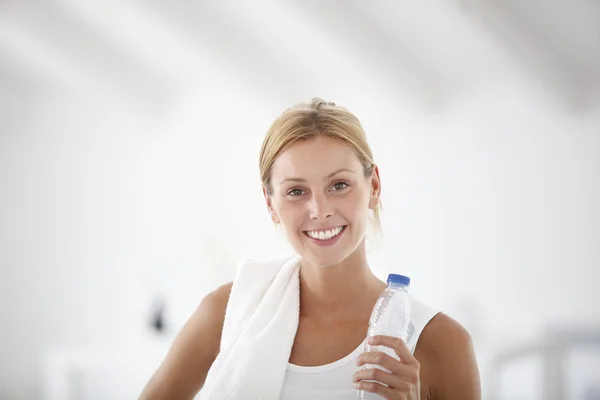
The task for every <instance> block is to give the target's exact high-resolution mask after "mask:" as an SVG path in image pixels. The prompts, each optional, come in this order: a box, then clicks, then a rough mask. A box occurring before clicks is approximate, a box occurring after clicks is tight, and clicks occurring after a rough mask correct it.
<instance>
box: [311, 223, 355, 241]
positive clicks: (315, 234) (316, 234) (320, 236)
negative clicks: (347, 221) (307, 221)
mask: <svg viewBox="0 0 600 400" xmlns="http://www.w3.org/2000/svg"><path fill="white" fill-rule="evenodd" d="M347 226H348V225H340V226H338V227H335V228H331V229H327V230H319V231H304V234H305V235H306V236H308V237H309V238H311V239H315V240H323V241H325V240H330V239H333V238H334V237H336V236H338V235H339V234H340V233H342V232H343V231H344V230H345V229H346V227H347Z"/></svg>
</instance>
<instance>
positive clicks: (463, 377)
mask: <svg viewBox="0 0 600 400" xmlns="http://www.w3.org/2000/svg"><path fill="white" fill-rule="evenodd" d="M419 347H420V348H419ZM417 350H419V353H420V357H421V358H422V362H421V366H422V367H425V368H423V369H426V370H427V371H421V372H422V373H425V374H426V375H427V378H426V379H427V386H428V391H429V394H430V395H431V397H430V398H432V399H433V400H480V399H481V382H480V379H479V369H478V367H477V360H476V359H475V352H474V350H473V343H472V341H471V336H470V335H469V333H468V332H467V331H466V330H465V328H463V327H462V326H461V325H460V324H459V323H458V322H456V321H455V320H453V319H452V318H450V317H449V316H447V315H445V314H442V313H440V314H438V315H436V316H435V317H434V318H433V319H432V320H431V321H430V322H429V323H428V324H427V325H426V326H425V329H423V333H421V337H420V338H419V343H418V345H417ZM415 353H416V351H415Z"/></svg>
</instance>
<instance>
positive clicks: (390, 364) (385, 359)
mask: <svg viewBox="0 0 600 400" xmlns="http://www.w3.org/2000/svg"><path fill="white" fill-rule="evenodd" d="M365 364H376V365H381V366H382V367H384V368H387V369H388V370H390V371H392V372H399V371H400V369H401V368H402V367H406V365H404V364H403V363H401V362H400V361H398V360H397V359H395V358H394V357H392V356H390V355H388V354H385V353H382V352H380V351H367V352H365V353H362V354H361V355H359V356H358V358H357V359H356V365H358V366H361V365H365Z"/></svg>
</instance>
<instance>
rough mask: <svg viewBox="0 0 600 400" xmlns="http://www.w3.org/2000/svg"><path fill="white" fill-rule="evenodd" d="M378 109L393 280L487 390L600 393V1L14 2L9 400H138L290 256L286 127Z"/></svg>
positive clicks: (2, 78) (4, 223)
mask: <svg viewBox="0 0 600 400" xmlns="http://www.w3.org/2000/svg"><path fill="white" fill-rule="evenodd" d="M313 96H319V97H322V98H325V99H326V100H328V101H334V102H336V103H337V104H339V105H342V106H345V107H347V108H348V109H349V110H351V111H352V112H354V113H355V114H356V115H357V116H358V117H359V118H360V119H361V121H362V123H363V125H364V127H365V129H366V131H367V135H368V137H369V139H370V142H371V145H372V148H373V151H374V154H375V158H376V162H377V163H378V164H379V166H380V169H381V177H382V182H383V204H384V213H383V228H384V236H383V238H382V239H381V241H380V243H379V245H378V246H377V247H375V246H373V247H372V249H371V253H370V257H371V258H372V266H373V269H374V270H375V271H376V272H377V274H379V275H381V276H382V277H385V276H386V274H387V273H388V272H400V273H405V274H407V275H410V276H411V277H412V279H413V286H412V289H411V290H412V293H413V295H414V296H416V297H418V298H420V299H421V300H422V301H424V302H426V303H428V304H430V305H431V306H434V307H437V308H439V309H441V310H443V311H444V312H446V313H448V314H449V315H451V316H452V317H454V318H455V319H457V320H459V321H460V322H461V323H462V324H463V325H464V326H465V327H466V328H467V329H468V330H469V331H470V333H471V335H472V337H473V340H474V343H475V347H476V351H477V357H478V361H479V366H480V370H481V375H482V383H483V390H484V398H485V399H498V400H500V399H544V400H548V399H561V400H562V399H586V400H589V399H598V398H600V346H599V344H600V343H599V342H600V312H599V305H600V290H598V282H599V279H600V273H599V264H600V211H599V205H600V3H599V2H598V1H592V0H570V1H542V0H525V1H522V0H462V1H460V0H455V1H445V2H444V1H438V0H422V1H419V2H404V1H398V2H391V1H389V2H372V3H368V4H367V2H359V1H343V2H342V1H328V2H322V1H316V0H306V1H291V2H285V3H282V2H264V3H260V4H259V3H256V2H246V3H242V2H223V1H219V2H217V1H200V0H195V1H192V0H182V1H179V2H171V1H166V0H143V1H131V0H119V1H117V0H104V1H91V0H46V1H29V0H4V1H0V304H1V314H0V315H1V325H0V326H1V328H0V399H3V400H13V399H44V400H50V399H52V400H58V399H60V400H65V399H67V400H72V399H127V398H135V397H136V396H137V395H138V394H139V393H140V391H141V389H142V387H143V386H144V384H145V383H146V381H147V380H148V379H149V377H150V375H151V374H152V373H153V371H154V370H155V369H156V368H157V367H158V365H159V363H160V361H161V360H162V358H163V357H164V355H165V352H166V351H167V349H168V347H169V345H170V343H171V341H172V340H173V337H174V335H175V334H176V333H177V331H178V330H179V329H180V328H181V326H182V325H183V324H184V322H185V321H186V320H187V318H188V317H189V315H190V314H191V313H192V312H193V311H194V310H195V309H196V307H197V305H198V304H199V302H200V300H201V299H202V297H203V296H204V295H205V294H206V293H208V292H209V291H211V290H213V289H214V288H215V287H216V286H217V285H220V284H222V283H225V282H227V281H229V280H231V279H232V278H233V276H234V273H235V264H236V262H237V261H238V260H239V259H240V258H243V257H258V258H263V257H272V256H276V255H279V254H280V253H281V254H283V253H286V252H289V249H288V247H287V246H286V244H285V242H284V240H283V238H282V235H281V234H280V233H278V232H277V231H275V230H274V229H273V226H272V224H271V222H270V219H269V216H268V213H267V211H266V207H265V206H264V204H263V198H262V194H261V190H260V180H259V175H258V154H259V149H260V145H261V142H262V139H263V137H264V135H265V133H266V131H267V129H268V127H269V125H270V123H271V122H272V121H273V120H274V119H275V118H276V117H277V116H278V115H279V114H280V113H281V112H282V111H283V110H284V109H286V108H287V107H289V106H291V105H293V104H295V103H298V102H301V101H307V100H310V99H311V98H312V97H313Z"/></svg>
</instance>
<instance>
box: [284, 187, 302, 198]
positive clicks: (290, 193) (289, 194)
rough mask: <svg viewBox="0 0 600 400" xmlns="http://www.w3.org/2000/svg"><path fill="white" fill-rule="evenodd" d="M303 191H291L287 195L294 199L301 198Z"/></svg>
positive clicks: (296, 189)
mask: <svg viewBox="0 0 600 400" xmlns="http://www.w3.org/2000/svg"><path fill="white" fill-rule="evenodd" d="M302 193H303V192H302V189H298V188H295V189H290V190H288V192H287V193H286V194H287V195H288V196H292V197H297V196H301V195H302Z"/></svg>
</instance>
